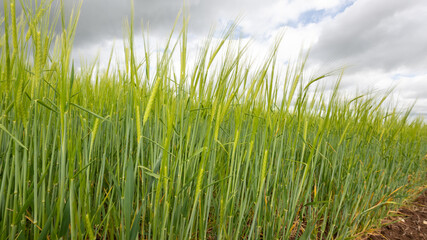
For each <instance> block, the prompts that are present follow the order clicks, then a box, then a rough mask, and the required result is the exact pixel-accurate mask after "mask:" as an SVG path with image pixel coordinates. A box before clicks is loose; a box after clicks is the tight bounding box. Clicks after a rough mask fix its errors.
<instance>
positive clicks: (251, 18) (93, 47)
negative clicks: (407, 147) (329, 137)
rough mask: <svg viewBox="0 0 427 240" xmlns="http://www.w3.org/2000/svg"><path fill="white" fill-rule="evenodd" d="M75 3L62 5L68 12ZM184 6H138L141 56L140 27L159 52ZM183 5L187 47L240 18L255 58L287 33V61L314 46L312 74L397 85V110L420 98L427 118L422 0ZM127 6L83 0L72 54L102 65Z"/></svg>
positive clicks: (376, 87)
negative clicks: (339, 72) (338, 72)
mask: <svg viewBox="0 0 427 240" xmlns="http://www.w3.org/2000/svg"><path fill="white" fill-rule="evenodd" d="M75 2H76V1H72V0H68V1H65V3H66V7H67V8H70V7H71V5H73V4H74V3H75ZM182 5H183V1H181V0H135V22H136V36H137V37H136V41H137V44H136V46H137V51H141V55H142V51H143V49H142V43H138V41H140V40H141V29H142V26H141V21H142V22H143V24H144V25H145V26H146V24H147V23H148V24H149V32H150V39H151V40H152V42H153V41H154V42H155V44H156V45H158V46H162V44H164V42H165V40H166V39H167V37H168V34H169V32H170V30H171V29H172V26H173V23H174V21H175V18H176V16H177V14H178V12H179V10H180V9H181V7H182ZM186 5H187V12H188V14H189V16H190V20H189V45H190V46H192V45H197V43H201V42H202V40H203V39H204V38H205V37H206V36H207V34H208V32H209V30H210V29H211V27H212V26H215V27H216V29H221V27H224V26H226V25H227V24H228V23H230V22H233V21H234V20H235V19H236V18H239V19H240V20H239V26H238V28H237V33H236V34H238V35H239V36H240V37H241V38H243V39H251V45H250V48H251V55H255V56H256V55H260V56H264V53H265V52H266V51H267V50H268V49H269V47H270V46H271V44H272V43H273V42H274V38H275V36H276V35H277V34H278V33H280V32H283V31H285V35H284V39H283V42H282V47H281V49H280V53H279V58H280V59H282V60H283V61H286V60H289V59H296V58H297V56H298V54H299V53H300V51H301V49H303V50H304V49H305V50H307V49H309V48H310V57H309V65H310V67H311V68H313V69H315V68H318V69H321V70H322V71H326V70H333V69H335V68H339V67H343V66H345V67H346V71H345V75H344V78H343V82H342V89H343V91H346V92H348V93H355V92H356V91H358V92H361V91H362V92H363V91H367V90H370V91H378V92H381V91H386V90H387V89H390V88H391V87H395V93H394V96H393V97H394V100H395V101H396V102H398V103H399V105H400V106H402V107H403V106H407V105H410V104H411V103H413V102H414V101H415V100H417V103H416V105H415V108H414V110H413V113H414V115H423V116H426V117H427V31H426V30H425V26H426V22H427V1H425V0H406V1H402V0H375V1H369V0H264V1H259V0H215V1H213V0H187V1H186ZM130 8H131V6H130V1H125V0H123V1H119V0H86V1H84V2H83V5H82V9H81V14H80V20H79V24H78V28H77V32H76V39H75V45H74V52H73V56H74V57H75V58H80V57H83V58H85V59H87V60H90V59H91V58H93V57H94V56H96V54H97V53H99V54H100V59H101V64H105V59H107V58H108V55H109V51H110V49H111V47H112V46H113V44H114V46H116V47H117V46H120V44H122V39H123V32H124V31H123V20H124V19H126V18H129V15H130ZM138 36H139V37H138ZM138 48H140V49H138ZM120 50H121V49H120ZM190 50H191V49H190ZM191 54H192V52H191V51H190V56H189V58H191V57H192V56H191ZM193 54H195V52H193ZM194 57H195V56H193V58H194ZM103 59H104V60H103Z"/></svg>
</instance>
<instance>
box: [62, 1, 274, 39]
mask: <svg viewBox="0 0 427 240" xmlns="http://www.w3.org/2000/svg"><path fill="white" fill-rule="evenodd" d="M269 1H270V0H269ZM75 2H76V1H72V0H68V1H65V3H66V8H67V10H68V11H69V10H70V9H71V8H72V5H73V4H75ZM265 4H268V3H266V2H260V1H255V0H249V1H248V0H237V1H227V0H217V1H215V2H212V1H200V0H190V1H186V3H185V6H186V8H187V12H188V13H189V17H190V22H189V31H190V33H192V34H196V35H205V34H207V33H208V31H209V29H210V28H211V26H212V25H214V24H215V23H216V21H218V19H221V18H223V19H226V20H225V21H227V20H233V19H235V18H236V17H237V16H239V14H242V13H245V12H248V11H254V10H256V9H257V8H260V7H262V5H265ZM183 6H184V1H176V0H157V1H155V0H135V8H134V10H135V32H136V33H140V32H141V29H142V26H141V20H142V21H143V22H144V25H146V24H147V23H149V30H150V34H157V35H160V36H162V37H167V34H168V33H169V32H170V31H171V30H172V26H173V23H174V21H175V19H176V17H177V15H178V13H179V11H180V9H182V7H183ZM130 12H131V4H130V0H125V1H117V0H86V1H84V2H83V5H82V8H81V12H80V19H79V23H78V26H77V31H76V39H75V44H76V46H80V45H84V44H93V43H96V42H99V41H102V40H103V39H109V38H122V36H123V32H124V28H123V21H124V19H126V18H128V19H129V18H130Z"/></svg>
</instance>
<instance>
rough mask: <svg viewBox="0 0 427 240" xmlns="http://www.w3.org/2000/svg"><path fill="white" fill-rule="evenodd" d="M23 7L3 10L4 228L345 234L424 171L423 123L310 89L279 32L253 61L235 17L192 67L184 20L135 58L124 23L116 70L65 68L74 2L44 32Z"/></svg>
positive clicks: (101, 233) (25, 235)
mask: <svg viewBox="0 0 427 240" xmlns="http://www.w3.org/2000/svg"><path fill="white" fill-rule="evenodd" d="M22 3H23V7H24V9H23V10H24V11H23V13H25V14H24V15H22V16H19V17H17V16H15V10H14V7H15V4H14V1H12V3H11V4H9V1H8V0H4V5H5V8H4V9H5V14H4V18H3V16H2V18H1V20H0V24H1V27H2V29H4V30H1V31H0V47H1V48H0V51H1V56H0V74H1V75H0V76H1V81H0V179H1V183H0V239H16V238H19V239H38V238H41V239H46V238H49V239H57V238H61V237H63V238H71V239H101V238H102V239H135V238H138V239H196V238H197V239H198V238H202V239H204V238H209V239H211V238H218V239H241V238H255V239H258V238H261V237H262V238H263V239H289V238H293V237H298V236H300V237H301V238H309V237H310V238H312V239H315V238H317V237H320V238H324V239H335V238H339V239H345V238H349V237H354V236H356V235H357V234H359V233H361V232H364V231H366V230H367V229H369V228H370V227H372V226H374V225H375V224H377V223H378V219H381V218H382V217H384V216H385V214H386V213H387V212H388V211H389V210H390V209H393V208H395V207H397V206H395V205H398V204H400V203H402V202H403V201H404V200H405V199H406V197H408V196H409V195H410V194H411V192H408V189H414V188H415V187H416V186H419V185H421V184H422V183H423V181H424V182H425V173H426V172H425V169H427V163H426V159H425V154H426V152H427V151H426V150H427V148H426V146H427V145H426V143H427V139H426V136H427V127H426V125H425V124H424V123H423V121H422V120H420V119H418V120H414V121H409V120H408V116H409V113H410V109H409V110H408V111H407V112H404V113H399V112H398V111H397V110H396V108H394V107H393V106H387V105H385V102H386V101H385V99H386V98H387V97H388V95H389V94H385V96H380V97H376V96H373V95H369V94H366V95H361V96H359V97H357V98H354V99H346V98H344V97H342V96H340V94H339V91H338V87H339V82H340V79H341V75H339V76H338V79H337V81H336V82H337V83H336V85H335V87H334V88H333V89H332V91H331V93H330V94H329V93H328V92H327V91H320V90H319V89H320V88H318V86H319V85H317V83H318V82H319V81H320V82H321V81H322V79H325V78H326V77H330V74H321V75H319V76H315V77H312V78H307V77H306V76H304V66H305V59H306V58H303V59H302V60H301V61H299V62H298V63H297V64H295V65H291V64H290V65H289V66H288V67H287V70H286V71H285V72H284V73H280V70H279V69H280V66H278V64H277V63H276V55H277V51H278V45H279V41H280V39H281V38H282V36H279V38H278V41H277V43H276V44H275V45H274V46H273V47H272V50H271V53H270V54H269V55H268V56H267V58H266V60H265V62H264V64H262V65H261V66H260V67H259V68H258V69H257V68H255V66H253V65H252V64H250V63H249V62H248V61H246V58H245V51H246V49H247V48H248V47H250V46H247V45H245V46H242V45H241V43H240V42H238V41H236V40H230V39H229V36H231V35H232V32H233V29H234V28H235V26H234V25H233V26H231V27H230V29H228V30H227V31H225V33H224V36H223V38H221V39H220V40H217V39H214V38H213V37H212V36H213V35H212V34H211V35H209V36H208V38H207V40H206V43H205V45H204V46H202V47H201V49H200V51H199V56H198V57H197V58H196V59H197V61H196V63H195V66H194V67H193V68H190V67H189V66H188V65H189V61H188V59H187V58H188V57H189V56H187V54H188V52H187V30H186V23H187V19H186V18H185V17H184V18H183V29H182V31H181V32H180V33H179V36H180V37H179V38H178V40H177V41H176V42H173V41H172V39H173V38H172V36H173V34H172V33H171V35H170V37H169V39H168V41H167V44H166V46H165V47H164V51H163V52H161V53H160V54H159V56H158V57H157V59H155V58H153V59H150V56H152V52H150V49H149V45H148V40H147V38H146V36H145V35H144V46H145V52H144V53H143V57H144V60H143V61H142V62H141V63H138V58H137V56H136V52H135V49H134V43H133V42H134V40H133V38H134V37H133V19H131V23H130V28H129V38H128V39H127V40H126V41H127V42H126V43H125V45H126V46H128V47H126V48H125V55H126V56H127V57H126V63H125V64H126V69H120V68H117V69H116V70H113V69H112V68H111V69H110V63H111V56H110V60H109V65H108V68H107V70H106V71H105V72H100V71H94V67H93V66H95V64H94V65H93V66H92V67H88V68H84V67H83V68H82V70H81V71H75V70H74V64H73V63H72V62H71V60H70V53H71V48H72V42H73V38H74V30H75V28H76V24H77V19H78V11H76V12H75V14H74V15H72V16H71V19H70V20H69V21H68V23H69V24H68V26H66V24H65V23H66V22H67V21H66V20H65V19H64V17H63V16H64V15H63V14H61V12H63V9H62V7H60V9H58V10H57V12H56V14H57V16H60V15H62V17H61V23H62V29H63V30H62V32H61V33H60V34H58V35H55V34H54V31H53V29H55V24H56V21H55V20H52V19H49V16H51V14H50V12H51V7H50V3H49V2H47V1H41V3H39V5H37V6H36V7H34V6H31V4H30V1H22ZM9 6H10V7H9ZM10 29H12V32H11V36H10V33H9V32H10V31H9V30H10ZM52 40H54V42H52ZM236 42H237V43H236ZM53 43H54V44H53ZM52 44H53V45H52ZM177 46H178V48H179V49H180V50H177V49H178V48H177ZM176 51H179V53H178V56H179V58H180V62H178V63H176V62H173V59H174V57H173V54H174V52H176ZM31 55H32V56H31ZM222 56H223V58H221V57H222ZM31 59H33V60H31ZM154 60H157V65H155V66H154V65H153V63H154V64H155V63H156V61H154ZM150 64H151V65H150ZM174 65H176V66H179V67H178V68H176V69H179V73H175V71H174V69H175V68H174ZM153 67H154V68H153ZM153 69H154V70H153ZM150 70H151V71H152V72H151V73H150V72H149V71H150ZM153 71H154V72H153ZM93 79H96V82H94V81H93ZM328 79H329V80H330V78H328ZM141 120H142V121H141Z"/></svg>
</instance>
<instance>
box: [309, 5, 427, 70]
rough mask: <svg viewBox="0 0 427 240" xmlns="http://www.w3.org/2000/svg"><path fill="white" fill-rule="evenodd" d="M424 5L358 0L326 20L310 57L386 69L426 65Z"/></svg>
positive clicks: (426, 13)
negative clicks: (342, 11) (334, 16)
mask: <svg viewBox="0 0 427 240" xmlns="http://www.w3.org/2000/svg"><path fill="white" fill-rule="evenodd" d="M426 10H427V4H426V3H425V2H424V1H423V0H409V1H388V0H377V1H367V0H359V1H357V2H356V3H355V4H354V5H353V6H351V7H349V8H348V9H347V10H346V11H345V12H344V13H342V14H340V15H338V16H337V17H336V18H334V19H332V20H330V21H328V22H325V23H324V24H325V26H324V28H323V30H322V32H321V35H320V36H319V41H318V43H317V44H316V45H315V46H313V48H312V54H311V56H312V57H313V58H315V59H317V60H319V61H325V60H329V61H335V62H337V61H338V62H344V63H346V64H355V65H358V66H359V67H361V68H376V69H382V70H385V71H388V70H392V69H395V68H398V67H411V68H414V69H421V68H424V67H425V66H426V65H427V45H426V44H425V43H426V42H427V32H426V31H424V27H423V25H424V24H425V22H426V21H427V11H426Z"/></svg>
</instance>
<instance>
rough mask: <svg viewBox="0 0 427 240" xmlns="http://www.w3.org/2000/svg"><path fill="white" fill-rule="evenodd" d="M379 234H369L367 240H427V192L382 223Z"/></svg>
mask: <svg viewBox="0 0 427 240" xmlns="http://www.w3.org/2000/svg"><path fill="white" fill-rule="evenodd" d="M382 225H383V226H382V227H381V229H379V230H378V231H377V232H374V233H371V234H369V236H368V237H367V238H366V239H367V240H406V239H421V240H427V190H424V192H423V193H422V194H421V195H420V196H419V197H418V198H416V199H415V200H414V201H413V202H412V203H411V204H409V205H408V206H404V207H402V208H401V209H399V210H398V211H397V214H396V216H394V217H388V218H386V219H385V220H383V222H382Z"/></svg>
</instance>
